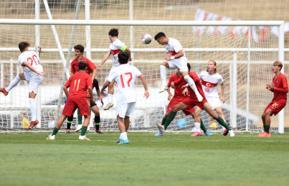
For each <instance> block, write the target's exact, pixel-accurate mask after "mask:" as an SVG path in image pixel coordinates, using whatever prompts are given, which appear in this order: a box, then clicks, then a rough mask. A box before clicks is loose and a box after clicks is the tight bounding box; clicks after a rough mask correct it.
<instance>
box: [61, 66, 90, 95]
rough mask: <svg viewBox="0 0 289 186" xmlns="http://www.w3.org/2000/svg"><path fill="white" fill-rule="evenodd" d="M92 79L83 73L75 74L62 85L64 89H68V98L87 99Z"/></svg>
mask: <svg viewBox="0 0 289 186" xmlns="http://www.w3.org/2000/svg"><path fill="white" fill-rule="evenodd" d="M91 85H92V79H91V77H90V75H88V74H87V73H86V72H85V71H79V72H76V73H75V74H74V75H72V76H71V77H70V78H69V79H68V80H67V81H66V83H65V84H64V87H66V88H69V97H70V96H77V97H88V92H87V90H88V88H91Z"/></svg>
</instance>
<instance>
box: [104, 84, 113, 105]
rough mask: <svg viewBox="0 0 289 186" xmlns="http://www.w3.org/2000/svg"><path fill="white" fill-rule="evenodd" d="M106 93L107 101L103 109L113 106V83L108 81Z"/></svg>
mask: <svg viewBox="0 0 289 186" xmlns="http://www.w3.org/2000/svg"><path fill="white" fill-rule="evenodd" d="M107 92H108V94H107V103H106V105H105V106H104V107H103V109H104V110H109V109H110V108H111V107H113V93H114V84H113V83H110V84H109V86H108V91H107Z"/></svg>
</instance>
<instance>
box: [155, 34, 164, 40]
mask: <svg viewBox="0 0 289 186" xmlns="http://www.w3.org/2000/svg"><path fill="white" fill-rule="evenodd" d="M161 37H166V34H165V33H164V32H159V33H157V34H156V35H155V40H158V39H160V38H161Z"/></svg>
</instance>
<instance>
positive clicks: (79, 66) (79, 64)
mask: <svg viewBox="0 0 289 186" xmlns="http://www.w3.org/2000/svg"><path fill="white" fill-rule="evenodd" d="M86 67H87V64H86V63H85V62H84V61H79V62H78V70H85V69H86Z"/></svg>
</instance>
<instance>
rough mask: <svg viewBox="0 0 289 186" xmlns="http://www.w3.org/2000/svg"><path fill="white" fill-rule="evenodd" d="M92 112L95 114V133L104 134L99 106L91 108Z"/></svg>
mask: <svg viewBox="0 0 289 186" xmlns="http://www.w3.org/2000/svg"><path fill="white" fill-rule="evenodd" d="M91 111H92V112H93V113H94V127H95V132H96V133H98V134H102V132H101V131H100V129H99V127H100V113H99V109H98V107H97V105H95V106H93V107H91Z"/></svg>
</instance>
